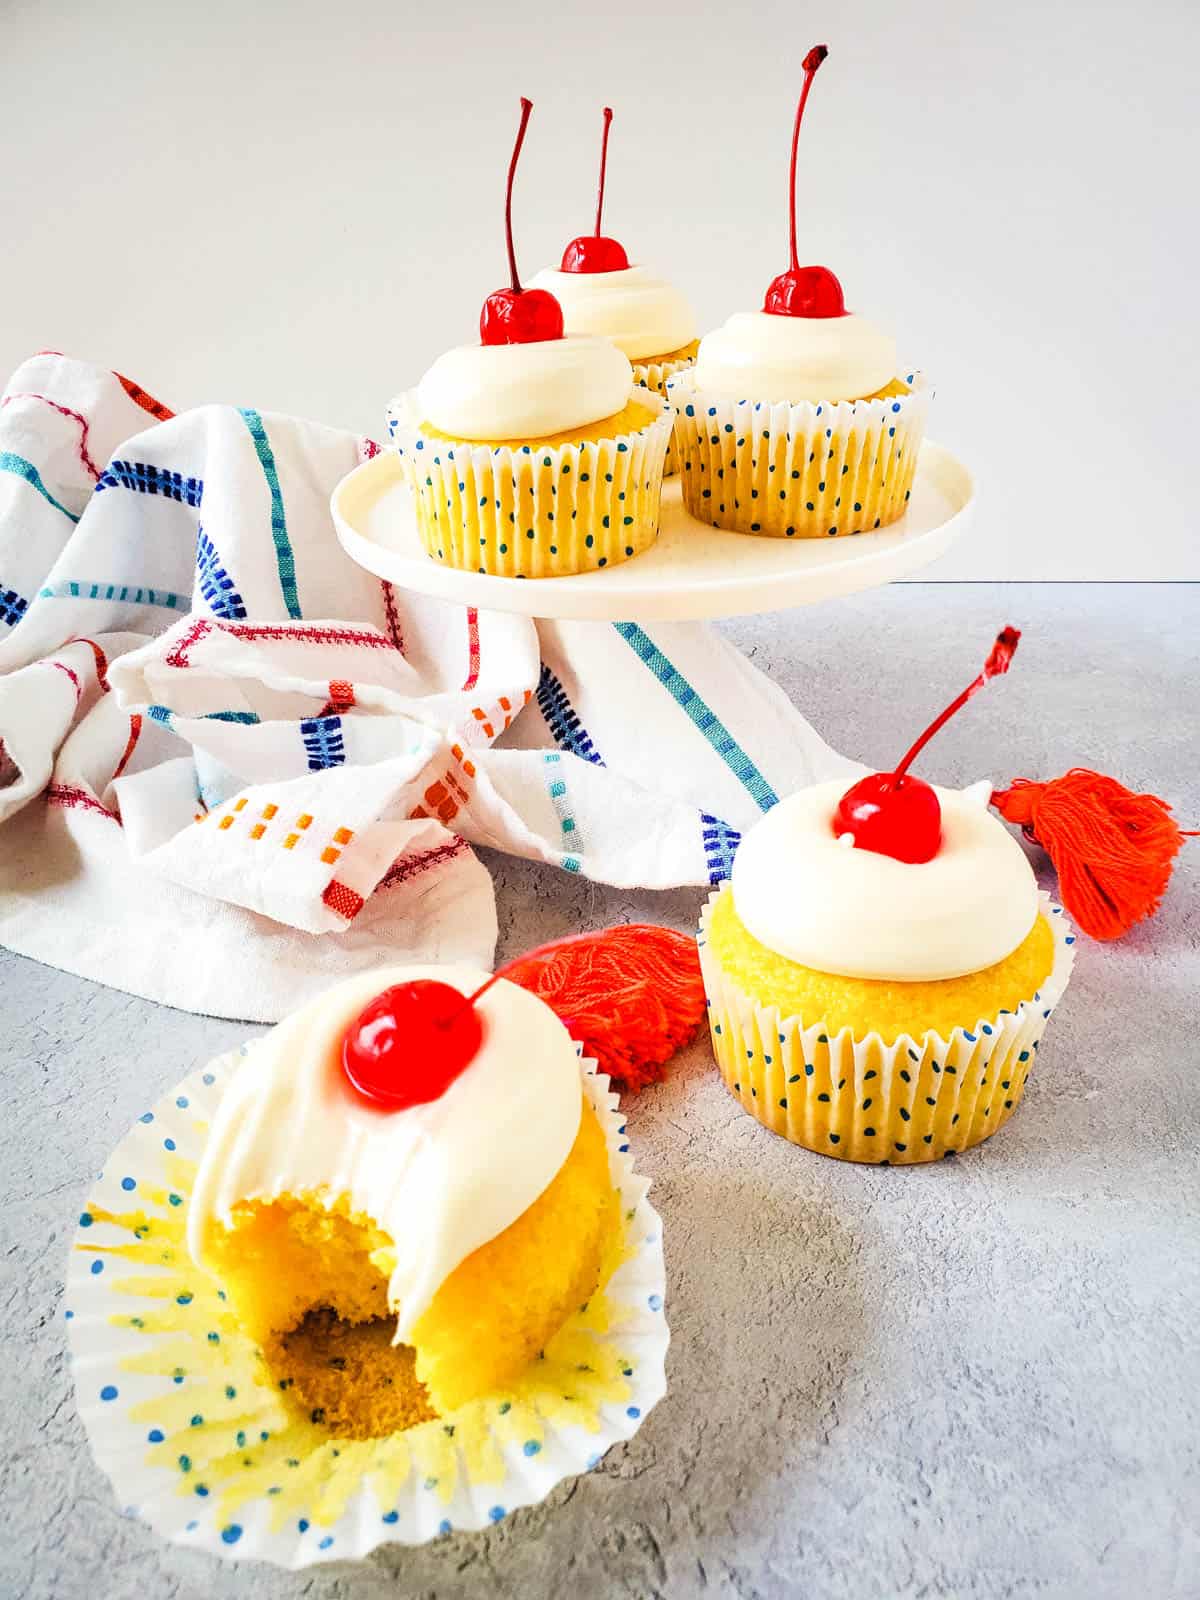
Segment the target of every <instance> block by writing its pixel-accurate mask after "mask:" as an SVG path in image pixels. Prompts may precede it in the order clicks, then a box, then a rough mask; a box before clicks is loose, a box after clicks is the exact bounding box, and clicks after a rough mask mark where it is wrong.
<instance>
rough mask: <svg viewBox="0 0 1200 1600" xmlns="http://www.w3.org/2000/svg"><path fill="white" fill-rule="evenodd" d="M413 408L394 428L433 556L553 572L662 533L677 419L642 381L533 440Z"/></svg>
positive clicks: (400, 412)
mask: <svg viewBox="0 0 1200 1600" xmlns="http://www.w3.org/2000/svg"><path fill="white" fill-rule="evenodd" d="M414 409H415V407H414V405H413V404H412V403H409V404H407V405H406V404H405V403H404V402H403V401H402V402H398V403H397V405H396V406H395V407H393V410H392V413H391V415H390V416H389V423H388V425H389V428H390V429H391V432H392V437H393V439H394V441H395V443H396V445H397V448H398V449H399V451H400V454H401V456H402V457H403V459H404V461H405V463H406V465H407V467H408V470H409V481H410V483H411V484H412V488H413V494H414V498H415V505H416V513H417V527H418V530H419V532H420V535H421V542H422V544H423V545H424V547H425V549H426V551H427V552H428V554H429V555H431V556H432V557H433V559H434V560H435V561H442V562H444V563H445V564H446V565H447V566H453V567H458V568H460V569H463V570H466V571H472V572H487V573H492V574H494V575H495V576H498V577H506V578H552V577H562V576H564V575H566V574H569V573H577V572H589V571H592V570H593V569H599V568H603V567H610V566H616V565H617V564H618V563H619V562H621V561H628V560H629V559H630V558H631V557H632V556H636V555H639V554H640V553H641V552H642V551H643V550H646V549H648V548H649V546H650V545H652V544H653V543H654V541H655V539H657V537H658V527H659V501H660V498H661V495H662V480H663V467H664V462H665V457H666V451H667V445H668V443H669V441H670V437H671V425H672V420H673V413H672V411H671V408H670V406H669V405H668V404H667V403H666V401H664V400H663V399H662V398H661V397H660V396H658V395H655V394H653V393H651V392H648V391H647V390H646V389H645V388H642V387H640V386H639V387H637V388H634V389H632V390H630V391H629V398H628V400H627V402H626V405H625V407H624V409H623V410H621V411H620V412H618V413H616V414H615V415H612V416H607V417H603V418H601V419H600V420H599V421H598V422H593V423H587V424H584V425H582V426H579V427H576V428H572V429H567V430H565V431H559V432H557V433H552V434H547V435H543V436H540V437H534V438H526V439H521V438H516V439H512V438H504V439H502V438H497V439H475V440H466V439H459V438H455V437H454V436H453V435H451V434H447V433H445V432H443V431H442V430H440V429H437V428H434V427H432V426H431V424H430V423H429V421H428V420H427V419H426V418H422V417H417V418H415V419H412V412H413V410H414ZM406 418H407V419H410V420H406Z"/></svg>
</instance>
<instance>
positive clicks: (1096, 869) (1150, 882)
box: [992, 767, 1190, 939]
mask: <svg viewBox="0 0 1200 1600" xmlns="http://www.w3.org/2000/svg"><path fill="white" fill-rule="evenodd" d="M992 804H993V805H994V806H995V807H996V808H997V810H998V811H999V812H1000V814H1001V816H1002V817H1004V818H1005V820H1006V821H1008V822H1013V823H1018V824H1019V825H1020V826H1021V827H1022V828H1023V829H1024V831H1025V836H1026V838H1027V839H1029V840H1031V841H1032V842H1033V843H1034V844H1038V845H1040V846H1041V847H1042V849H1043V850H1045V852H1046V854H1047V855H1048V856H1049V857H1050V860H1051V861H1052V862H1053V864H1054V870H1055V872H1057V874H1058V883H1059V889H1060V892H1061V894H1062V901H1063V905H1064V906H1065V907H1066V909H1067V910H1068V911H1069V912H1070V914H1071V916H1072V917H1073V918H1074V919H1075V921H1076V922H1077V923H1078V924H1079V926H1080V927H1081V928H1082V929H1083V931H1084V933H1087V934H1090V935H1091V937H1092V938H1093V939H1116V938H1119V937H1120V935H1121V934H1123V933H1127V932H1128V930H1129V929H1130V928H1131V927H1132V926H1133V924H1134V923H1135V922H1139V921H1141V919H1142V918H1143V917H1149V916H1152V915H1153V913H1154V912H1155V911H1157V910H1158V907H1159V904H1160V902H1161V901H1162V897H1163V895H1164V894H1165V893H1166V889H1167V884H1168V883H1169V882H1170V878H1171V867H1172V864H1173V863H1174V860H1175V857H1176V856H1177V855H1178V853H1179V849H1180V846H1181V845H1182V844H1183V841H1184V839H1185V838H1187V837H1190V836H1189V835H1188V834H1185V833H1184V832H1183V830H1182V829H1180V827H1179V825H1178V824H1177V823H1176V821H1175V819H1174V817H1172V815H1171V808H1170V806H1168V804H1167V802H1166V801H1165V800H1160V799H1159V798H1158V796H1157V795H1154V794H1134V793H1133V791H1132V790H1130V789H1127V788H1126V787H1125V785H1124V784H1122V783H1118V782H1117V780H1116V779H1115V778H1107V777H1105V776H1104V774H1103V773H1100V772H1089V771H1088V770H1087V768H1086V767H1074V768H1073V769H1072V770H1071V771H1070V772H1068V773H1067V774H1066V775H1065V776H1064V777H1062V778H1056V779H1054V781H1053V782H1051V783H1033V782H1031V781H1030V780H1029V779H1028V778H1017V779H1016V781H1015V782H1014V783H1013V785H1012V788H1011V789H1002V790H999V791H998V792H997V793H995V794H993V795H992Z"/></svg>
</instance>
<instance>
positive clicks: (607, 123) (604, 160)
mask: <svg viewBox="0 0 1200 1600" xmlns="http://www.w3.org/2000/svg"><path fill="white" fill-rule="evenodd" d="M611 127H612V107H611V106H605V108H604V132H603V134H602V135H601V136H600V190H599V193H598V194H597V195H596V238H597V239H598V238H599V237H600V218H601V216H602V215H603V212H604V174H605V172H606V171H607V170H608V130H609V128H611Z"/></svg>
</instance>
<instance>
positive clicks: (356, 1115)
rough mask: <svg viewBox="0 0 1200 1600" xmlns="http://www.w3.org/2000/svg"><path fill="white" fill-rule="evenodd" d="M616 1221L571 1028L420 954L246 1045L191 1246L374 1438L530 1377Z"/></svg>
mask: <svg viewBox="0 0 1200 1600" xmlns="http://www.w3.org/2000/svg"><path fill="white" fill-rule="evenodd" d="M619 1227H620V1221H619V1213H618V1206H617V1201H616V1198H615V1194H614V1189H613V1183H612V1179H611V1177H610V1173H609V1162H608V1154H607V1149H606V1145H605V1139H604V1134H603V1132H602V1130H601V1128H600V1125H599V1123H598V1121H597V1118H596V1115H595V1113H594V1111H593V1110H592V1108H591V1106H590V1105H589V1104H588V1103H587V1101H586V1100H585V1097H584V1095H583V1091H582V1087H581V1076H580V1065H579V1060H578V1055H577V1052H576V1049H575V1046H574V1044H573V1043H572V1041H571V1039H570V1037H569V1035H568V1034H567V1031H566V1029H565V1028H564V1026H563V1025H562V1023H561V1022H559V1020H558V1019H557V1017H555V1015H554V1013H553V1012H552V1011H551V1010H550V1009H549V1007H548V1006H546V1005H545V1004H543V1002H542V1001H540V1000H539V999H537V998H536V997H535V996H534V995H531V994H529V993H527V992H526V991H525V990H524V989H520V988H518V987H516V986H515V985H514V984H511V983H508V982H506V981H504V980H503V979H489V978H488V977H487V975H486V974H485V973H481V972H476V971H474V970H472V969H468V968H460V967H448V968H423V967H412V968H404V969H395V970H391V971H383V972H375V973H368V974H366V975H365V976H360V977H357V978H353V979H350V980H349V981H347V982H345V983H342V984H340V985H338V986H337V987H336V988H334V989H332V990H330V991H328V992H327V993H326V994H324V995H322V996H320V998H319V999H317V1000H316V1001H314V1002H313V1003H312V1004H311V1005H309V1006H307V1007H305V1008H304V1009H303V1010H302V1011H299V1012H297V1013H296V1014H295V1015H293V1016H292V1017H290V1018H288V1019H287V1020H286V1021H285V1022H282V1023H280V1024H279V1026H278V1027H276V1028H274V1029H273V1030H272V1031H271V1032H270V1033H268V1034H267V1035H266V1036H265V1037H264V1038H263V1039H261V1040H260V1041H258V1042H257V1043H256V1044H255V1045H254V1046H253V1048H252V1049H251V1051H250V1053H249V1054H248V1055H247V1057H246V1058H245V1060H244V1061H243V1063H242V1065H241V1066H240V1067H239V1069H238V1071H237V1073H236V1074H235V1076H234V1078H233V1080H232V1082H231V1084H230V1086H229V1088H228V1089H227V1090H226V1092H225V1094H224V1096H223V1098H222V1100H221V1103H220V1108H219V1111H218V1114H217V1117H216V1119H215V1122H214V1124H213V1127H212V1131H211V1134H210V1136H209V1138H208V1141H207V1143H206V1145H205V1151H204V1158H203V1161H202V1163H201V1166H200V1170H199V1174H198V1176H197V1179H196V1183H195V1188H194V1191H193V1196H192V1201H191V1206H190V1209H189V1214H188V1244H189V1247H190V1250H191V1253H192V1255H193V1258H194V1259H195V1260H196V1262H197V1263H198V1264H199V1265H200V1266H202V1267H204V1268H205V1269H206V1270H207V1271H208V1272H209V1273H210V1274H211V1275H212V1276H213V1277H214V1278H215V1279H216V1280H217V1281H218V1283H219V1284H220V1285H221V1287H222V1288H223V1290H224V1292H225V1294H226V1296H227V1298H228V1302H229V1304H230V1305H231V1307H232V1309H233V1311H234V1312H235V1314H236V1316H237V1318H238V1321H239V1323H240V1324H241V1327H242V1328H243V1330H244V1331H245V1332H246V1333H247V1334H248V1335H249V1336H250V1337H251V1338H252V1339H253V1340H255V1341H256V1342H257V1343H258V1344H259V1345H260V1346H261V1348H262V1349H263V1351H264V1353H265V1355H266V1358H267V1360H268V1362H269V1364H270V1367H271V1370H272V1374H273V1375H274V1376H275V1377H276V1378H277V1380H278V1381H279V1383H280V1384H281V1386H282V1387H284V1388H287V1389H293V1388H294V1390H295V1393H294V1396H293V1398H294V1400H295V1401H296V1402H297V1403H298V1404H299V1406H300V1408H301V1410H302V1411H304V1412H305V1414H308V1413H315V1412H316V1411H319V1412H320V1413H321V1417H322V1420H324V1421H325V1422H327V1423H328V1424H329V1425H330V1426H332V1427H335V1428H337V1429H338V1430H340V1431H342V1432H344V1433H348V1434H351V1435H354V1436H358V1437H373V1436H378V1435H380V1434H385V1433H388V1432H391V1431H393V1430H395V1429H397V1428H403V1427H407V1426H410V1425H412V1423H414V1422H419V1421H422V1420H424V1419H425V1418H426V1417H428V1416H431V1415H441V1414H445V1413H446V1412H448V1411H451V1410H453V1409H454V1408H456V1407H458V1406H460V1405H463V1404H464V1403H466V1402H467V1401H470V1400H472V1399H475V1398H477V1397H479V1396H481V1395H484V1394H487V1393H490V1392H493V1391H495V1390H497V1389H499V1388H502V1387H503V1386H504V1385H505V1384H506V1383H507V1382H510V1381H512V1380H514V1379H516V1378H517V1377H518V1376H519V1374H520V1373H521V1372H522V1371H523V1370H524V1369H525V1368H526V1367H527V1366H528V1365H529V1363H530V1362H531V1361H532V1360H533V1359H534V1358H535V1357H536V1355H537V1354H538V1352H539V1351H540V1350H542V1349H544V1348H545V1346H546V1344H547V1343H548V1342H549V1341H550V1340H551V1339H552V1338H553V1336H554V1335H555V1334H556V1333H557V1332H558V1330H559V1329H560V1328H561V1327H562V1325H563V1323H564V1322H565V1321H566V1319H567V1318H568V1317H569V1316H570V1315H571V1314H572V1313H574V1312H575V1311H576V1310H577V1309H578V1308H579V1306H580V1305H581V1304H582V1303H583V1302H584V1301H586V1300H587V1299H588V1297H589V1296H590V1295H591V1294H592V1292H593V1291H594V1290H595V1289H596V1287H597V1285H598V1284H599V1283H600V1281H601V1279H602V1278H603V1277H604V1276H606V1274H607V1273H608V1272H610V1271H611V1270H612V1268H613V1266H614V1265H615V1261H616V1256H617V1254H618V1234H619Z"/></svg>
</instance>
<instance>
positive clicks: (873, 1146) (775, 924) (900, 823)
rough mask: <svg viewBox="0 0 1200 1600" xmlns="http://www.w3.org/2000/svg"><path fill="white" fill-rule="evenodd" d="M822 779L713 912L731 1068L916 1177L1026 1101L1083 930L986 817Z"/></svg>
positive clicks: (800, 1117)
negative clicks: (917, 1168)
mask: <svg viewBox="0 0 1200 1600" xmlns="http://www.w3.org/2000/svg"><path fill="white" fill-rule="evenodd" d="M1015 643H1016V635H1015V633H1014V632H1011V631H1010V632H1006V633H1005V634H1002V635H1001V637H1000V639H999V640H998V641H997V646H996V648H995V650H994V651H993V654H992V656H991V657H990V658H989V661H988V665H987V666H986V667H985V669H984V671H983V673H981V674H980V676H979V678H977V679H976V680H975V682H974V683H973V684H972V686H971V688H970V689H969V690H967V691H966V692H965V693H964V694H963V695H961V696H960V697H959V699H958V701H956V702H955V703H954V706H952V707H951V708H949V709H948V711H947V712H946V713H943V716H942V717H940V718H939V719H938V720H937V722H935V723H934V724H933V725H932V726H931V728H930V729H929V730H928V731H927V732H926V733H925V734H924V735H922V737H921V738H920V739H919V740H918V741H917V742H916V744H914V746H913V747H912V749H911V750H910V751H909V752H908V754H907V755H906V756H905V758H904V760H903V761H902V762H901V763H900V765H899V766H898V767H897V768H896V769H895V771H894V772H890V773H871V774H869V775H868V776H867V777H865V778H863V779H861V780H860V781H859V782H858V783H856V784H854V785H853V786H852V787H851V788H850V789H849V790H846V789H845V785H844V781H837V782H834V783H825V784H818V785H815V786H813V787H811V788H808V789H803V790H801V791H800V792H799V793H798V794H794V795H792V796H791V797H790V798H788V799H786V800H783V801H781V802H780V804H779V805H778V806H776V807H775V808H774V809H773V810H772V811H771V812H769V813H768V814H767V816H766V817H764V818H763V819H762V821H761V822H759V823H758V824H757V825H756V826H755V827H754V828H753V829H751V831H750V832H749V833H748V834H747V835H746V837H745V838H744V839H743V841H742V843H741V846H740V848H739V850H738V854H737V857H736V859H735V861H734V867H733V874H732V878H731V880H730V882H729V883H727V884H726V885H725V886H723V887H722V888H721V889H719V890H718V891H717V892H715V893H714V894H713V895H712V896H711V897H710V899H709V902H708V905H707V906H706V908H705V911H704V913H703V916H702V919H701V928H700V939H701V946H702V948H701V952H700V959H701V967H702V970H703V973H704V981H705V988H706V990H707V993H708V999H709V1020H710V1028H711V1031H712V1041H713V1049H714V1052H715V1054H716V1058H717V1063H718V1065H719V1067H720V1070H721V1074H722V1076H723V1077H724V1079H725V1081H726V1083H727V1085H728V1086H729V1088H730V1089H731V1090H732V1092H733V1093H734V1094H735V1095H736V1096H737V1098H738V1099H739V1100H740V1102H741V1104H742V1105H743V1106H744V1107H745V1109H746V1110H747V1111H749V1112H750V1113H751V1114H752V1115H753V1116H755V1117H757V1118H758V1120H759V1121H760V1122H761V1123H763V1124H764V1126H766V1127H768V1128H771V1129H772V1130H773V1131H774V1132H776V1133H780V1134H782V1135H783V1136H784V1137H785V1138H787V1139H790V1140H791V1141H792V1142H793V1143H795V1144H799V1145H803V1146H804V1147H805V1148H806V1149H809V1150H815V1151H818V1152H820V1153H821V1154H823V1155H831V1156H836V1157H838V1158H839V1159H841V1160H845V1161H872V1162H890V1163H893V1164H901V1165H909V1164H912V1163H916V1162H925V1161H934V1160H937V1159H938V1158H939V1157H941V1156H945V1155H952V1154H954V1153H956V1152H958V1151H961V1150H966V1149H968V1148H969V1147H970V1146H972V1145H975V1144H978V1143H979V1142H980V1141H981V1140H983V1139H986V1138H987V1137H988V1136H989V1135H990V1134H993V1133H995V1132H996V1130H997V1129H998V1128H1000V1127H1002V1126H1003V1124H1004V1123H1005V1122H1007V1120H1008V1118H1009V1117H1010V1116H1011V1115H1012V1112H1013V1111H1014V1109H1015V1108H1016V1106H1017V1105H1018V1103H1019V1102H1020V1099H1021V1094H1022V1092H1023V1090H1024V1087H1025V1081H1026V1078H1027V1076H1028V1073H1029V1071H1030V1069H1031V1067H1032V1065H1033V1060H1034V1057H1035V1055H1036V1052H1037V1049H1038V1045H1039V1042H1040V1040H1041V1037H1042V1034H1043V1031H1044V1029H1045V1026H1046V1022H1047V1019H1048V1018H1049V1016H1050V1013H1051V1012H1052V1010H1053V1009H1054V1006H1055V1005H1056V1004H1057V1002H1058V1000H1059V998H1060V997H1061V995H1062V993H1063V990H1064V988H1065V986H1066V983H1067V979H1068V977H1069V974H1070V969H1071V960H1072V952H1071V946H1072V944H1073V942H1074V940H1073V936H1072V935H1071V933H1070V930H1069V928H1068V926H1067V924H1066V922H1065V919H1064V918H1063V916H1062V913H1061V911H1060V910H1059V908H1058V907H1057V906H1055V905H1053V904H1052V903H1051V901H1050V900H1049V898H1048V897H1047V896H1046V895H1043V894H1040V893H1039V891H1038V887H1037V883H1036V880H1035V879H1034V876H1033V871H1032V869H1031V867H1030V865H1029V862H1028V861H1027V859H1026V857H1025V854H1024V852H1023V851H1022V849H1021V847H1020V845H1019V844H1018V843H1017V841H1016V840H1015V839H1014V838H1013V836H1012V835H1011V834H1010V833H1008V831H1007V830H1006V829H1005V828H1004V826H1003V824H1002V823H1000V822H999V821H998V820H997V819H996V818H994V817H993V816H991V815H990V814H989V812H988V810H987V803H988V798H989V795H990V792H991V786H990V784H983V785H977V786H975V787H974V788H972V789H967V790H964V791H954V790H947V789H940V788H935V787H933V786H931V785H930V784H927V783H925V782H924V781H923V780H921V779H920V778H916V777H914V776H913V775H912V774H911V773H910V772H909V771H908V768H909V764H910V763H911V761H912V760H913V758H914V756H915V755H916V753H917V752H918V751H919V750H920V749H921V748H922V747H923V745H924V743H925V742H926V740H927V739H928V738H929V737H930V736H931V735H932V733H933V732H935V731H936V729H937V728H938V727H940V726H941V723H942V722H943V721H944V720H945V718H946V716H948V715H949V714H950V713H951V712H952V711H953V710H955V709H957V707H958V706H959V705H961V704H962V703H964V702H965V700H966V699H967V698H968V697H969V695H970V694H972V693H974V692H975V690H976V689H978V688H980V687H982V685H983V683H985V682H986V681H987V679H988V677H990V676H994V675H995V673H997V672H1000V671H1004V670H1005V668H1006V667H1007V661H1008V658H1010V657H1011V653H1012V649H1013V648H1014V647H1015Z"/></svg>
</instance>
